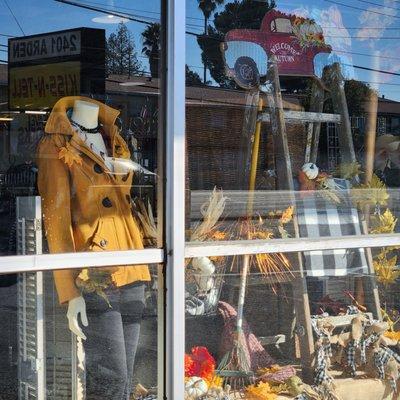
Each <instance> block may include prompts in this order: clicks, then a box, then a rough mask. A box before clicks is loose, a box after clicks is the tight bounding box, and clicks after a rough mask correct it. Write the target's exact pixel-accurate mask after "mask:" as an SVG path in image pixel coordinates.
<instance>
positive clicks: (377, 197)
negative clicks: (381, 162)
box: [351, 174, 389, 209]
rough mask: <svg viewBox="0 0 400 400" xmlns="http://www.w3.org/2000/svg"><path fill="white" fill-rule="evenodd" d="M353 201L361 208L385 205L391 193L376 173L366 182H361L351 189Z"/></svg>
mask: <svg viewBox="0 0 400 400" xmlns="http://www.w3.org/2000/svg"><path fill="white" fill-rule="evenodd" d="M351 193H352V198H353V202H354V203H355V204H357V206H358V207H360V208H361V209H363V208H365V207H366V206H384V205H386V204H387V200H388V198H389V193H388V191H387V188H386V186H385V184H384V183H383V182H382V181H381V180H380V179H379V178H378V177H377V176H376V175H375V174H374V175H372V178H371V180H370V181H369V182H368V183H366V184H364V183H363V184H360V185H358V186H356V187H354V189H352V191H351Z"/></svg>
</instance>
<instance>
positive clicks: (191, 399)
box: [185, 376, 208, 400]
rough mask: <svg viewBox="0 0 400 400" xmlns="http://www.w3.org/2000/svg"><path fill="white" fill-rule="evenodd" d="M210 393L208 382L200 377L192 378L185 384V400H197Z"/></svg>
mask: <svg viewBox="0 0 400 400" xmlns="http://www.w3.org/2000/svg"><path fill="white" fill-rule="evenodd" d="M207 391H208V385H207V382H206V381H205V380H204V379H202V378H199V377H198V376H192V377H191V378H189V379H188V380H187V381H186V383H185V400H196V399H198V398H199V397H201V396H204V395H205V394H206V393H207Z"/></svg>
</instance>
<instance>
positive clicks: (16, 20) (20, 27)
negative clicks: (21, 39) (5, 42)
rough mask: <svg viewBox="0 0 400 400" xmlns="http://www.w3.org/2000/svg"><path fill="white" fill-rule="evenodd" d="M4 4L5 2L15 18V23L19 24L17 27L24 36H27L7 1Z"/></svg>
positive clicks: (4, 0)
mask: <svg viewBox="0 0 400 400" xmlns="http://www.w3.org/2000/svg"><path fill="white" fill-rule="evenodd" d="M3 2H4V4H5V5H6V7H7V8H8V10H9V11H10V13H11V15H12V16H13V18H14V21H15V22H16V23H17V25H18V27H19V29H20V30H21V32H22V34H23V35H24V36H25V32H24V30H23V29H22V26H21V24H20V23H19V21H18V19H17V17H16V16H15V14H14V12H13V10H12V9H11V7H10V6H9V5H8V3H7V0H3Z"/></svg>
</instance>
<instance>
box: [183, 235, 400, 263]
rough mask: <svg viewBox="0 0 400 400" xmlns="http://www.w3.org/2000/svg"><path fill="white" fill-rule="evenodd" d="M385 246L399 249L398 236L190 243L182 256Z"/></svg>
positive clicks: (399, 240) (215, 255)
mask: <svg viewBox="0 0 400 400" xmlns="http://www.w3.org/2000/svg"><path fill="white" fill-rule="evenodd" d="M388 246H400V234H398V233H397V234H385V235H354V236H341V237H321V238H296V239H272V240H238V241H226V242H223V241H221V242H191V243H187V244H186V249H185V257H187V258H193V257H211V256H212V257H217V256H233V255H244V254H266V253H291V252H299V251H311V250H336V249H354V248H375V247H388Z"/></svg>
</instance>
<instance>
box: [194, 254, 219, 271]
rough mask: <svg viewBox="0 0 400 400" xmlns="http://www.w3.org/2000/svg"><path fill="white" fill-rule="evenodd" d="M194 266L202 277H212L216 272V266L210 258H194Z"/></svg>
mask: <svg viewBox="0 0 400 400" xmlns="http://www.w3.org/2000/svg"><path fill="white" fill-rule="evenodd" d="M192 266H193V268H194V269H195V270H196V271H198V272H199V273H200V274H202V275H212V274H213V273H214V272H215V265H214V263H213V262H212V261H211V260H210V259H209V258H208V257H198V258H194V259H193V261H192Z"/></svg>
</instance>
